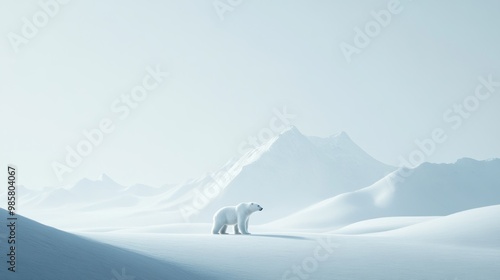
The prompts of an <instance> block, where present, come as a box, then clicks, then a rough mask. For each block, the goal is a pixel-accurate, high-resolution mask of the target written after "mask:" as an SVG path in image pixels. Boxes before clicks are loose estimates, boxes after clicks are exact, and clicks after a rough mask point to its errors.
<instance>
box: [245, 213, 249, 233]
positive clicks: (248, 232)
mask: <svg viewBox="0 0 500 280" xmlns="http://www.w3.org/2000/svg"><path fill="white" fill-rule="evenodd" d="M248 220H250V217H248V218H247V221H246V223H245V225H246V230H247V233H248V234H250V232H248Z"/></svg>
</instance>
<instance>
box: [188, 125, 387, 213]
mask: <svg viewBox="0 0 500 280" xmlns="http://www.w3.org/2000/svg"><path fill="white" fill-rule="evenodd" d="M235 167H236V168H235ZM227 170H236V171H237V172H227V173H231V174H236V175H235V176H234V178H232V179H231V180H230V182H228V183H227V185H225V186H224V189H223V191H221V193H220V194H219V195H217V196H215V197H214V198H211V199H210V203H209V204H208V206H207V207H206V208H204V210H203V211H201V212H200V215H198V216H193V217H192V218H193V220H194V221H210V220H211V216H212V215H213V213H214V212H215V211H216V210H217V208H219V207H221V206H225V205H235V204H238V203H239V202H245V201H255V202H258V203H260V204H261V205H262V206H263V207H264V209H265V210H264V212H263V213H259V214H256V215H254V216H255V217H252V219H254V221H255V222H266V221H271V220H274V219H277V218H280V217H283V216H285V215H288V214H291V213H293V212H295V211H298V210H300V209H302V208H304V207H307V206H309V205H311V204H313V203H315V202H318V201H321V200H323V199H325V198H328V197H331V196H334V195H337V194H340V193H344V192H349V191H354V190H357V189H360V188H362V187H365V186H368V185H370V184H372V183H373V182H375V181H377V180H379V179H380V178H382V177H383V176H385V175H387V174H388V173H390V172H391V171H393V170H395V168H394V167H391V166H388V165H385V164H383V163H381V162H379V161H377V160H375V159H374V158H372V157H371V156H370V155H368V154H367V153H366V152H364V151H363V150H362V149H361V148H359V147H358V146H357V145H356V144H355V143H354V142H353V141H352V140H351V139H350V138H349V136H348V135H347V134H346V133H344V132H342V133H339V134H336V135H333V136H331V137H328V138H319V137H307V136H304V135H303V134H302V133H300V131H299V130H298V129H297V128H295V127H291V128H289V129H288V130H286V131H284V132H282V133H281V134H280V135H278V136H277V137H275V138H274V139H272V140H270V141H269V142H268V143H266V144H265V145H263V146H262V147H259V148H257V149H256V150H254V151H251V152H249V153H248V154H246V155H244V156H243V157H242V158H241V159H240V160H239V161H238V162H236V163H234V164H233V165H232V166H231V167H229V168H228V169H227ZM220 173H224V171H223V172H220Z"/></svg>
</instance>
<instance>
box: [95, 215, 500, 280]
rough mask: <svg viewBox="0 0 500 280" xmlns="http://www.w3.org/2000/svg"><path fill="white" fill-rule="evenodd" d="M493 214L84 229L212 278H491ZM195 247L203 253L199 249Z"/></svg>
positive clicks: (495, 245) (498, 230)
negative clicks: (288, 226)
mask: <svg viewBox="0 0 500 280" xmlns="http://www.w3.org/2000/svg"><path fill="white" fill-rule="evenodd" d="M498 217H500V206H492V207H485V208H481V209H473V210H469V211H466V212H462V213H458V214H456V215H451V216H448V217H437V218H434V219H433V220H431V221H427V222H421V223H419V224H417V225H414V226H408V227H405V228H402V229H401V230H394V231H388V232H384V233H379V234H362V235H345V234H342V235H339V234H329V233H304V232H279V233H277V232H274V231H273V229H272V228H268V229H266V228H265V227H264V226H261V227H256V228H255V229H254V230H252V235H250V236H241V235H225V236H222V235H211V234H188V233H184V234H166V233H148V232H137V233H123V232H107V233H93V234H91V233H87V234H86V236H88V237H91V238H95V239H97V240H99V241H103V242H109V243H110V244H113V245H116V246H123V247H125V248H128V249H132V250H137V251H139V252H143V253H145V254H149V255H150V256H151V257H153V258H156V259H158V260H162V261H165V260H166V261H172V260H176V261H177V262H180V263H189V264H190V265H192V267H196V268H198V269H200V270H204V271H206V273H207V275H210V276H212V277H214V278H216V279H245V280H254V279H259V280H261V279H263V280H267V279H269V280H273V279H282V280H286V279H288V280H297V279H321V280H330V279H342V280H359V279H384V280H385V279H387V280H400V279H425V280H497V279H498V276H499V275H500V266H499V265H498V263H500V246H499V245H500V243H499V236H500V227H499V223H498V222H497V220H498ZM422 221H423V220H422ZM394 222H396V223H397V224H399V225H401V223H400V221H397V220H394ZM179 226H180V227H181V228H184V229H186V228H185V227H184V226H182V225H179ZM200 248H203V250H204V251H205V252H209V255H210V257H206V255H204V254H199V253H198V252H199V250H200ZM235 248H237V249H235Z"/></svg>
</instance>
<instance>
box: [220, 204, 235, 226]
mask: <svg viewBox="0 0 500 280" xmlns="http://www.w3.org/2000/svg"><path fill="white" fill-rule="evenodd" d="M216 219H217V220H219V221H225V223H226V224H230V225H234V224H236V223H237V222H238V214H237V213H236V206H226V207H223V208H221V209H219V211H217V212H215V215H214V220H216Z"/></svg>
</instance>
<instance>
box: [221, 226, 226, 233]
mask: <svg viewBox="0 0 500 280" xmlns="http://www.w3.org/2000/svg"><path fill="white" fill-rule="evenodd" d="M226 229H227V225H223V226H222V228H221V230H220V234H227V233H226Z"/></svg>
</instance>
